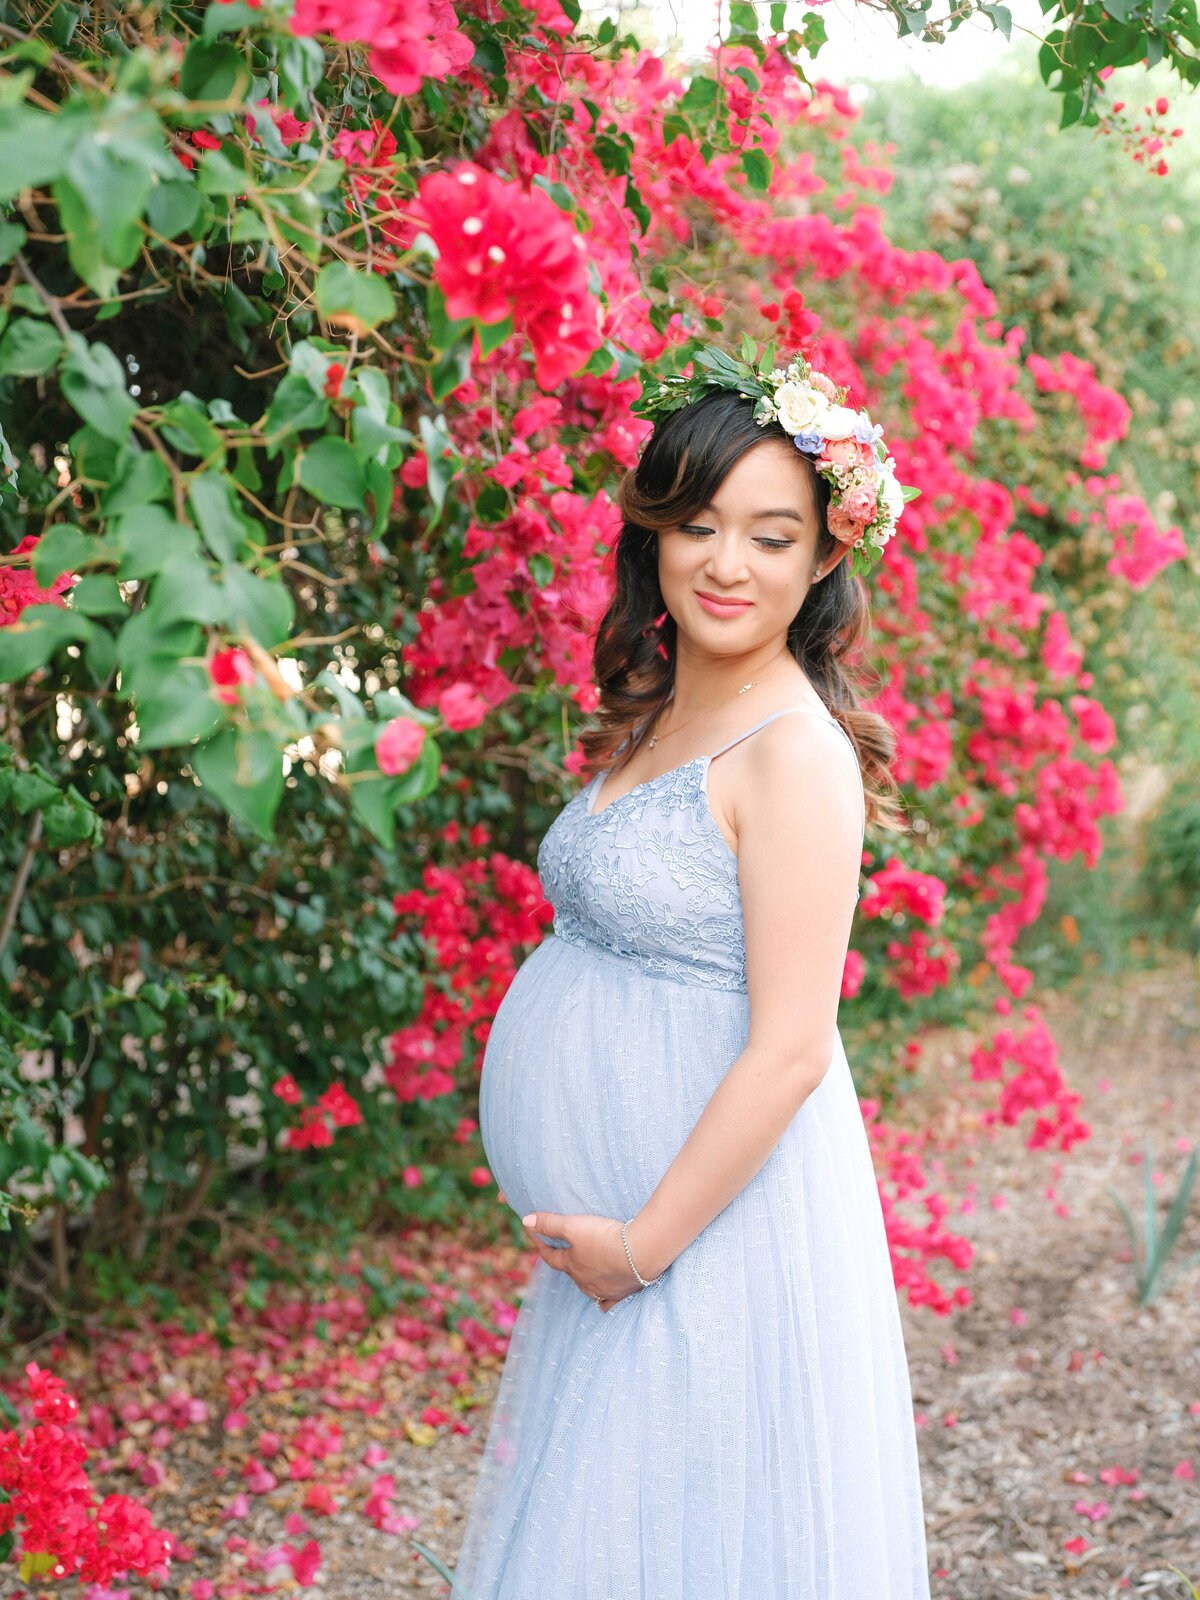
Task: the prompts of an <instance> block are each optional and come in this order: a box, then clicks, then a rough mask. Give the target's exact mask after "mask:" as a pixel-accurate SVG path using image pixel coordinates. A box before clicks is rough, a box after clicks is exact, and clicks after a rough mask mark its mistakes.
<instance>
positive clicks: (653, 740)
mask: <svg viewBox="0 0 1200 1600" xmlns="http://www.w3.org/2000/svg"><path fill="white" fill-rule="evenodd" d="M761 682H762V679H761V678H751V679H750V682H749V683H744V684H743V685H742V687H741V688H740V689H739V690H738V692H737V694H745V692H746V690H747V689H753V687H754V685H755V684H756V683H761ZM737 694H735V695H731V696H730V697H729V699H728V700H722V701H721V705H723V706H727V705H729V704H731V702H732V701H734V700H736V699H737ZM705 709H706V710H708V711H718V710H719V709H720V707H719V706H707V707H706V708H705ZM703 715H704V712H703V711H697V712H696V716H695V717H689V718H688V719H687V722H681V723H680V724H679V726H678V727H677V728H671V729H670V730H669V731H668V732H667V733H661V734H660V733H652V734H651V735H650V737H649V739H647V741H646V743H647V745H648V747H649V748H650V749H651V750H653V749H654V746H655V745H656V744H658V743H659V741H660V740H661V739H669V738H670V737H671V734H673V733H681V732H682V731H683V729H684V728H686V727H687V725H688V722H695V720H696V717H702V716H703Z"/></svg>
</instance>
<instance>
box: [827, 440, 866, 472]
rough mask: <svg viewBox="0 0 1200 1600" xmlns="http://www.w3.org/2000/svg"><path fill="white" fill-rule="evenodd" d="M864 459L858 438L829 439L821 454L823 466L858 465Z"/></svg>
mask: <svg viewBox="0 0 1200 1600" xmlns="http://www.w3.org/2000/svg"><path fill="white" fill-rule="evenodd" d="M861 461H862V456H861V455H860V453H859V444H858V441H857V439H829V440H827V441H826V443H825V449H824V451H823V453H822V456H821V464H822V466H823V465H824V464H825V463H826V462H828V463H829V464H830V466H838V467H857V466H858V465H859V463H860V462H861Z"/></svg>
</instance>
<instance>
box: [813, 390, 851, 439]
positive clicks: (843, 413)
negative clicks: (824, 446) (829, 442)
mask: <svg viewBox="0 0 1200 1600" xmlns="http://www.w3.org/2000/svg"><path fill="white" fill-rule="evenodd" d="M857 427H858V412H857V411H851V409H850V407H849V406H831V405H830V404H829V402H828V400H826V401H825V414H824V416H823V417H822V418H821V432H822V433H823V434H824V435H825V437H826V438H827V439H852V438H853V437H854V430H855V428H857Z"/></svg>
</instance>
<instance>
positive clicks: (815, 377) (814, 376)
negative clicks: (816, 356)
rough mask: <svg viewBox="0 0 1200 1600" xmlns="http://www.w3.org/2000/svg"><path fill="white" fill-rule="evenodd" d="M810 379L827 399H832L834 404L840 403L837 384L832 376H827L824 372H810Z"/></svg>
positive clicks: (814, 386)
mask: <svg viewBox="0 0 1200 1600" xmlns="http://www.w3.org/2000/svg"><path fill="white" fill-rule="evenodd" d="M808 381H809V383H811V384H812V386H813V388H814V389H817V390H819V392H820V393H821V394H823V395H824V396H825V398H826V400H832V401H833V403H834V405H837V404H838V392H837V386H836V385H835V384H834V382H833V380H832V379H831V378H827V377H826V376H825V374H824V373H823V372H810V373H809V375H808Z"/></svg>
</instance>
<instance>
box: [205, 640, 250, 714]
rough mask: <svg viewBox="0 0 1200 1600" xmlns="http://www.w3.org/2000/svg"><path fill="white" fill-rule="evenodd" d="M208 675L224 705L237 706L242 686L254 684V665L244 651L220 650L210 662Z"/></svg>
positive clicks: (234, 649) (235, 649)
mask: <svg viewBox="0 0 1200 1600" xmlns="http://www.w3.org/2000/svg"><path fill="white" fill-rule="evenodd" d="M208 675H209V677H210V678H211V679H212V681H213V684H214V686H215V688H216V695H217V699H218V700H220V701H221V703H222V704H223V705H227V706H235V705H237V703H238V700H239V699H240V698H241V692H242V685H243V684H246V683H253V682H254V664H253V663H252V662H251V660H250V657H249V656H248V655H247V654H246V652H245V651H244V650H240V649H237V648H233V649H229V650H218V651H217V652H216V653H215V654H214V655H213V656H212V657H211V658H210V660H209V663H208Z"/></svg>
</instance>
